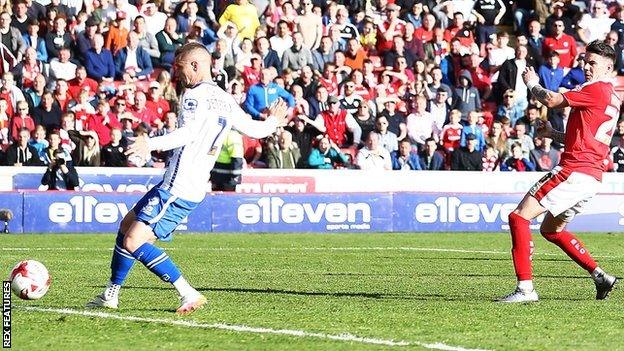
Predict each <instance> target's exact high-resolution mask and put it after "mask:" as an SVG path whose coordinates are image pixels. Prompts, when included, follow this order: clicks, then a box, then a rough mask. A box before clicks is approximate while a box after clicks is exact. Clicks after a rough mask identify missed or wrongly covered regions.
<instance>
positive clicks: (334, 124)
mask: <svg viewBox="0 0 624 351" xmlns="http://www.w3.org/2000/svg"><path fill="white" fill-rule="evenodd" d="M327 102H328V103H329V109H328V110H326V111H323V112H321V113H320V114H319V115H318V116H317V117H316V119H315V122H316V124H315V126H317V127H319V128H320V129H319V131H320V132H321V133H326V134H327V135H328V136H329V139H330V140H331V141H333V142H334V143H336V145H338V146H340V147H350V146H352V145H358V144H359V143H360V140H361V138H362V129H361V128H360V125H359V124H358V123H357V122H356V121H355V119H354V118H353V116H352V115H351V114H350V113H348V112H347V110H345V109H343V108H341V107H340V100H339V99H338V97H336V96H334V95H331V96H329V98H328V99H327ZM347 133H351V135H352V136H353V139H352V140H353V141H352V142H350V141H349V139H350V138H349V135H348V134H347Z"/></svg>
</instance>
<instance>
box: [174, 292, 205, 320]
mask: <svg viewBox="0 0 624 351" xmlns="http://www.w3.org/2000/svg"><path fill="white" fill-rule="evenodd" d="M207 302H208V300H207V299H206V297H205V296H204V295H202V294H200V293H198V292H197V291H195V293H193V294H188V295H185V296H182V297H180V307H178V309H177V311H176V313H177V314H179V315H181V316H183V315H187V314H191V313H193V312H194V311H196V310H198V309H200V308H202V307H203V306H204V305H205V304H206V303H207Z"/></svg>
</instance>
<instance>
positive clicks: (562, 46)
mask: <svg viewBox="0 0 624 351" xmlns="http://www.w3.org/2000/svg"><path fill="white" fill-rule="evenodd" d="M563 30H564V24H563V21H562V20H556V21H554V22H553V33H552V35H550V36H548V37H546V39H544V44H543V46H542V50H543V52H542V55H543V56H544V57H548V53H549V52H551V51H556V52H557V53H558V54H559V66H560V67H561V68H564V67H572V66H573V63H574V59H575V58H576V54H577V49H576V40H574V38H573V37H572V36H570V35H567V34H565V33H564V32H563Z"/></svg>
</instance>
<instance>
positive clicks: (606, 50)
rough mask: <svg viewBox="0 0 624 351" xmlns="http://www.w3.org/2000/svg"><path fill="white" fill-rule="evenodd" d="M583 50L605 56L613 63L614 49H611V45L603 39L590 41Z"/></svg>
mask: <svg viewBox="0 0 624 351" xmlns="http://www.w3.org/2000/svg"><path fill="white" fill-rule="evenodd" d="M585 52H587V53H588V54H589V53H593V54H596V55H600V56H602V57H606V58H608V59H610V60H611V61H612V62H613V63H614V64H615V49H613V48H612V47H611V45H609V44H607V43H605V42H603V41H600V40H594V41H592V42H591V43H589V45H587V50H585Z"/></svg>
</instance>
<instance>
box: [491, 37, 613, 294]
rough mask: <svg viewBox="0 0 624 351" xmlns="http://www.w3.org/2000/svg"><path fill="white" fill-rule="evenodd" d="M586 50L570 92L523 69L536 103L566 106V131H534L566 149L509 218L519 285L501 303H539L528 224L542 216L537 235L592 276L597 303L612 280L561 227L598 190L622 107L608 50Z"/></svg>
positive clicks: (597, 45) (546, 126) (599, 45)
mask: <svg viewBox="0 0 624 351" xmlns="http://www.w3.org/2000/svg"><path fill="white" fill-rule="evenodd" d="M586 52H587V54H586V56H585V61H584V63H583V72H584V73H585V79H586V83H585V84H583V85H581V86H579V87H578V88H576V89H574V90H570V91H568V92H565V93H558V92H554V91H550V90H547V89H545V88H543V87H542V86H541V85H540V84H539V77H538V76H537V74H536V73H535V71H534V70H533V68H527V69H526V70H525V72H524V73H523V75H522V78H523V79H524V81H525V83H526V84H527V87H528V88H529V90H530V91H531V93H532V94H533V96H534V97H535V98H537V100H539V101H540V102H541V103H543V104H545V105H546V106H548V107H549V108H563V107H567V106H570V107H572V112H571V114H570V117H569V119H568V124H567V128H566V132H565V133H563V132H559V131H556V130H554V129H553V128H552V126H551V125H550V123H548V122H546V123H541V124H540V126H539V127H538V128H537V133H538V135H541V136H548V137H550V138H552V139H553V140H556V141H558V142H561V143H564V145H565V151H564V152H563V154H562V155H561V161H560V162H559V165H558V166H557V167H555V168H554V169H553V170H552V171H551V172H550V173H548V174H547V175H546V176H544V177H543V178H542V179H540V180H539V181H538V182H537V183H535V185H533V187H532V188H531V189H530V190H529V192H528V193H527V194H526V195H525V197H524V198H523V199H522V201H521V202H520V204H519V205H518V207H517V208H516V209H515V210H514V211H513V212H512V213H511V214H510V215H509V227H510V230H511V239H512V250H511V254H512V257H513V263H514V268H515V271H516V277H517V278H518V285H517V287H516V290H515V291H514V292H513V293H511V294H509V295H507V296H505V297H503V298H501V299H500V300H499V301H501V302H533V301H537V300H538V296H537V293H536V292H535V289H534V288H533V281H532V278H533V277H532V268H531V255H532V253H533V242H532V241H531V230H530V228H529V224H530V221H531V220H532V219H534V218H535V217H537V216H539V215H541V214H542V213H544V212H546V216H545V217H544V221H543V222H542V224H541V226H540V233H541V234H542V236H544V238H545V239H546V240H548V241H550V242H552V243H554V244H555V245H557V246H559V247H560V248H561V249H562V250H563V251H564V252H565V253H566V254H567V255H568V256H570V258H572V259H573V260H574V262H576V263H577V264H578V265H579V266H581V267H582V268H583V269H585V270H586V271H587V272H588V273H589V274H590V275H591V277H592V279H593V280H594V283H595V285H596V299H597V300H602V299H605V298H606V297H607V295H608V294H609V292H611V290H612V289H613V287H614V286H615V284H616V282H617V279H616V278H615V277H614V276H611V275H608V274H607V273H605V272H604V271H603V270H602V269H601V268H600V267H598V264H597V263H596V262H595V261H594V260H593V258H592V257H591V256H590V254H589V251H588V250H587V249H586V248H585V246H584V245H583V243H582V242H581V241H580V240H579V239H578V238H576V236H575V235H574V234H572V233H570V232H568V231H566V225H567V224H568V223H569V222H570V221H571V220H572V218H574V216H575V215H576V214H578V213H579V212H580V211H581V210H582V207H583V205H584V204H585V203H587V201H588V200H589V199H590V198H591V197H593V196H594V195H595V194H596V192H597V191H598V188H599V186H600V182H601V180H602V172H603V171H605V165H606V163H605V160H606V159H607V156H608V154H609V142H610V140H611V135H612V134H613V130H614V129H615V124H616V122H617V120H618V117H619V115H620V113H619V112H620V111H619V110H620V105H621V103H622V102H621V101H620V99H619V97H618V96H617V95H616V93H615V89H614V87H613V84H612V83H611V82H610V81H609V80H608V79H609V78H610V76H611V73H612V71H613V66H614V63H615V51H614V50H613V48H611V47H610V46H609V45H608V44H605V43H603V42H600V41H594V42H592V43H590V44H589V45H588V46H587V51H586Z"/></svg>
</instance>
